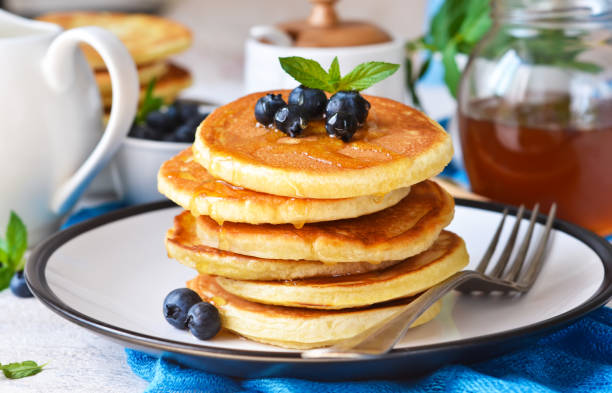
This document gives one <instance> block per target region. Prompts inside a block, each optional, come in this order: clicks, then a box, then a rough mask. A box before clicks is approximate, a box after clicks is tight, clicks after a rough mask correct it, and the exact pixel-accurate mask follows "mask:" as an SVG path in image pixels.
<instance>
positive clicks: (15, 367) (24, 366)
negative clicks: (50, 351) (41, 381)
mask: <svg viewBox="0 0 612 393" xmlns="http://www.w3.org/2000/svg"><path fill="white" fill-rule="evenodd" d="M44 366H46V363H45V364H43V365H40V366H39V365H38V364H36V362H35V361H32V360H26V361H24V362H21V363H9V364H4V365H2V366H0V368H1V369H2V373H3V374H4V376H5V377H7V378H8V379H19V378H25V377H30V376H32V375H36V374H38V373H39V372H41V371H42V369H43V367H44Z"/></svg>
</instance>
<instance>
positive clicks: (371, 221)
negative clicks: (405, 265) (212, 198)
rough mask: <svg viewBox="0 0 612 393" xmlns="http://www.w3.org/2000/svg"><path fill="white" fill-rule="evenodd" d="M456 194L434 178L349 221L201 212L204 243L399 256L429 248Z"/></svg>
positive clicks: (278, 253) (374, 258)
mask: <svg viewBox="0 0 612 393" xmlns="http://www.w3.org/2000/svg"><path fill="white" fill-rule="evenodd" d="M454 206H455V204H454V200H453V198H452V197H451V196H450V195H449V194H448V193H447V192H446V191H444V189H442V188H441V187H440V186H439V185H437V184H436V183H435V182H432V181H429V180H426V181H423V182H421V183H418V184H416V185H414V186H412V187H411V189H410V194H408V196H407V197H405V198H404V199H402V200H401V201H400V202H399V203H397V204H396V205H394V206H391V207H389V208H387V209H385V210H382V211H379V212H377V213H373V214H369V215H366V216H361V217H357V218H351V219H346V220H338V221H330V222H317V223H309V224H305V225H304V226H303V227H302V228H300V229H296V228H295V227H294V226H293V225H290V224H280V225H271V224H260V225H252V224H245V223H236V222H226V223H224V224H223V225H219V224H217V223H216V222H215V221H214V220H213V219H211V218H210V217H207V216H199V217H197V219H196V221H197V234H198V239H199V242H200V243H201V244H204V245H206V246H209V247H215V248H218V249H221V250H225V251H231V252H234V253H237V254H243V255H250V256H254V257H259V258H271V259H292V260H300V259H305V260H312V261H321V262H329V263H335V262H364V261H367V262H373V263H376V262H383V261H397V260H403V259H405V258H408V257H411V256H413V255H416V254H418V253H420V252H422V251H425V250H426V249H427V248H429V246H431V245H432V244H433V242H434V241H435V240H436V238H437V237H438V234H439V233H440V231H442V229H443V228H444V227H446V226H447V225H448V224H449V223H450V222H451V220H452V218H453V213H454Z"/></svg>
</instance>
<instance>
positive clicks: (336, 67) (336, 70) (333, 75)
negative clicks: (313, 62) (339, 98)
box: [327, 56, 341, 90]
mask: <svg viewBox="0 0 612 393" xmlns="http://www.w3.org/2000/svg"><path fill="white" fill-rule="evenodd" d="M327 73H328V75H329V83H330V84H331V85H332V86H334V90H337V89H336V86H337V85H338V82H340V78H341V76H340V64H338V56H336V57H334V60H332V62H331V65H330V66H329V71H327Z"/></svg>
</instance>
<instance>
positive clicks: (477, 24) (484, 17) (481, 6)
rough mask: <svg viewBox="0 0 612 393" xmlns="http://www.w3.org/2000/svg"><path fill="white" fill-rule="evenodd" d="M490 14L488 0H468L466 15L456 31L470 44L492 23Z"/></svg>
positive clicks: (478, 39) (474, 42)
mask: <svg viewBox="0 0 612 393" xmlns="http://www.w3.org/2000/svg"><path fill="white" fill-rule="evenodd" d="M490 14H491V8H490V4H489V0H470V1H469V8H468V9H467V15H466V17H465V19H464V21H463V23H462V24H461V28H460V29H459V33H458V35H459V36H460V37H461V39H462V41H464V42H466V43H468V44H470V45H474V44H476V43H477V42H478V41H480V39H481V38H482V37H483V36H484V35H485V34H486V32H487V31H489V29H490V28H491V25H492V24H493V21H492V19H491V17H490V16H489V15H490Z"/></svg>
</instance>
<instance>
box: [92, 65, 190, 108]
mask: <svg viewBox="0 0 612 393" xmlns="http://www.w3.org/2000/svg"><path fill="white" fill-rule="evenodd" d="M168 65H169V67H168V71H167V72H166V73H165V74H164V75H163V76H162V77H161V78H160V79H158V80H157V82H156V83H155V87H154V88H153V95H154V96H155V97H161V98H163V99H164V102H165V103H166V104H170V103H172V102H173V101H174V100H175V98H176V96H178V94H179V93H180V92H181V90H183V89H185V88H186V87H189V86H190V85H191V75H190V74H189V71H187V70H186V69H184V68H182V67H180V66H178V65H176V64H172V63H169V64H168ZM146 91H147V86H146V85H145V86H140V93H139V95H138V102H139V103H142V100H144V97H145V93H146ZM101 96H102V104H103V105H104V107H109V106H110V105H111V104H112V102H113V96H112V93H111V92H107V93H105V94H101Z"/></svg>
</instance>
